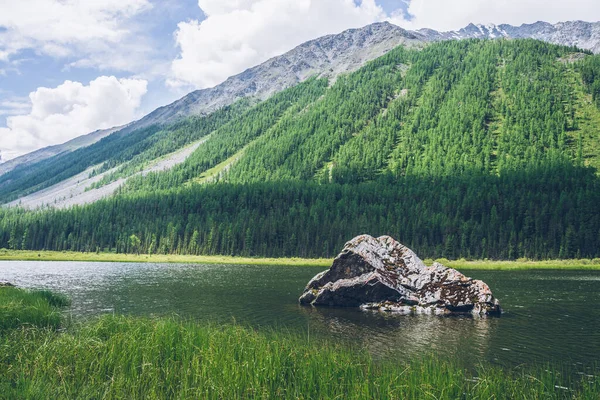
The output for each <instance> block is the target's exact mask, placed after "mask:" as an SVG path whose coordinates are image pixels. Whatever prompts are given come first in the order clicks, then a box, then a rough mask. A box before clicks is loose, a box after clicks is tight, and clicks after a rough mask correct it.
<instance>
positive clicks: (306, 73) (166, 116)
mask: <svg viewBox="0 0 600 400" xmlns="http://www.w3.org/2000/svg"><path fill="white" fill-rule="evenodd" d="M473 38H475V39H498V38H506V39H519V38H521V39H522V38H532V39H537V40H542V41H545V42H548V43H553V44H559V45H565V46H577V47H579V48H581V49H585V50H590V51H592V52H594V53H599V52H600V23H599V22H595V23H590V22H583V21H570V22H561V23H557V24H550V23H547V22H536V23H534V24H523V25H521V26H512V25H507V24H503V25H480V24H479V25H475V24H470V25H469V26H467V27H465V28H463V29H460V30H458V31H451V32H438V31H435V30H432V29H420V30H418V31H408V30H405V29H402V28H400V27H398V26H396V25H393V24H390V23H387V22H383V23H375V24H372V25H369V26H366V27H364V28H360V29H351V30H347V31H345V32H342V33H340V34H335V35H328V36H324V37H321V38H318V39H315V40H311V41H309V42H306V43H304V44H302V45H300V46H298V47H296V48H295V49H293V50H291V51H289V52H287V53H285V54H283V55H281V56H277V57H274V58H272V59H270V60H268V61H266V62H265V63H263V64H260V65H258V66H256V67H253V68H250V69H248V70H246V71H244V72H242V73H241V74H239V75H236V76H233V77H231V78H229V79H227V80H226V81H225V82H223V83H221V84H220V85H217V86H215V87H213V88H209V89H202V90H196V91H193V92H191V93H189V94H188V95H186V96H184V97H183V98H181V99H179V100H177V101H175V102H173V103H172V104H169V105H167V106H164V107H160V108H158V109H157V110H155V111H153V112H151V113H150V114H148V115H146V116H145V117H143V118H142V119H140V120H138V121H135V122H132V123H131V124H128V125H127V126H126V127H118V128H113V129H109V130H103V131H98V132H94V133H91V134H89V135H85V136H82V137H80V138H76V139H75V140H72V141H69V142H68V143H65V144H64V145H57V146H52V147H49V148H44V149H41V150H38V151H36V152H33V153H30V154H26V155H24V156H21V157H18V158H16V159H13V160H10V161H8V162H5V163H2V164H0V175H2V174H5V173H7V172H9V171H11V170H13V169H15V168H17V167H18V166H21V165H23V166H26V165H31V164H34V163H36V162H39V161H41V160H44V159H46V158H49V157H52V156H55V155H57V154H61V153H64V152H71V151H73V150H75V149H77V148H80V147H85V146H89V145H90V144H93V143H95V142H96V141H98V140H100V139H102V138H104V137H105V136H107V135H108V134H110V133H113V132H116V131H120V132H119V133H120V134H126V133H128V132H132V131H134V130H136V129H142V128H145V127H148V126H152V125H155V124H161V125H164V124H169V123H172V122H174V121H176V120H178V119H180V118H185V117H187V116H190V115H206V114H209V113H211V112H213V111H215V110H217V109H219V108H221V107H223V106H226V105H230V104H232V103H233V102H235V101H236V100H238V99H240V98H244V97H251V98H256V99H259V100H264V99H266V98H268V97H270V96H272V95H273V94H274V93H277V92H279V91H281V90H283V89H286V88H288V87H291V86H293V85H296V84H298V83H300V82H303V81H305V80H306V79H307V78H308V77H311V76H315V75H316V76H325V77H328V78H331V79H335V77H337V76H338V75H339V74H342V73H348V72H351V71H355V70H356V69H358V68H360V67H361V66H362V65H364V64H365V63H366V62H368V61H371V60H373V59H375V58H377V57H380V56H382V55H383V54H385V53H387V52H388V51H390V50H392V49H393V48H395V47H396V46H399V45H405V46H410V47H422V46H424V45H426V44H427V43H430V42H434V41H441V40H462V39H473ZM120 128H122V129H120Z"/></svg>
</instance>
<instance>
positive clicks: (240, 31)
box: [169, 0, 386, 88]
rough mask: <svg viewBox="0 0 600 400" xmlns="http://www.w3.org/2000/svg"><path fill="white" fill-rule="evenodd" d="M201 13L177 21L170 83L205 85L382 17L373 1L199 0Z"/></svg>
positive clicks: (201, 86)
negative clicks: (201, 15)
mask: <svg viewBox="0 0 600 400" xmlns="http://www.w3.org/2000/svg"><path fill="white" fill-rule="evenodd" d="M198 5H199V6H200V8H201V9H202V10H203V12H204V14H205V15H206V16H207V18H206V19H205V20H203V21H201V22H200V21H188V22H181V23H179V25H178V29H177V31H176V33H175V38H176V41H177V45H178V46H179V48H180V55H179V57H178V58H177V59H176V60H174V61H173V63H172V66H171V79H170V81H169V83H170V84H171V85H172V86H182V85H183V86H186V85H190V86H193V87H196V88H205V87H209V86H213V85H216V84H218V83H220V82H222V81H223V80H225V79H226V78H228V77H229V76H231V75H235V74H237V73H240V72H242V71H243V70H244V69H246V68H249V67H252V66H254V65H256V64H259V63H261V62H263V61H266V60H267V59H268V58H270V57H273V56H276V55H279V54H281V53H284V52H286V51H288V50H290V49H292V48H293V47H295V46H297V45H299V44H301V43H303V42H305V41H307V40H310V39H314V38H316V37H319V36H322V35H326V34H330V33H338V32H341V31H343V30H345V29H349V28H357V27H361V26H364V25H368V24H370V23H372V22H376V21H381V20H383V19H385V18H386V14H385V13H384V11H383V9H382V8H381V7H379V6H377V5H376V3H375V0H362V1H361V2H360V4H356V3H355V2H354V0H326V1H325V0H199V1H198Z"/></svg>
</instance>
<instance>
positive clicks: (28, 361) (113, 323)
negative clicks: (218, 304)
mask: <svg viewBox="0 0 600 400" xmlns="http://www.w3.org/2000/svg"><path fill="white" fill-rule="evenodd" d="M3 290H5V289H4V288H2V289H0V292H1V291H3ZM7 293H8V294H7ZM5 296H6V297H5V298H8V297H14V298H15V299H19V298H21V297H28V296H29V297H32V298H33V297H35V296H36V295H35V294H33V293H28V292H21V293H20V294H19V293H18V291H15V290H13V289H11V290H10V291H6V292H5ZM46 301H47V303H48V305H49V306H51V303H52V298H51V297H48V298H47V300H46ZM29 326H30V325H29ZM598 396H600V379H598V378H590V377H587V378H584V380H583V381H576V382H574V381H571V380H570V379H569V378H568V377H566V376H561V374H560V373H559V372H558V371H556V370H550V369H548V368H541V369H537V370H522V369H519V368H516V369H513V370H502V369H499V368H496V367H490V366H484V365H481V366H480V367H479V368H477V370H476V371H466V370H464V369H463V368H461V367H459V366H458V365H457V364H456V363H453V362H452V361H447V360H440V359H433V358H426V359H423V360H410V361H409V360H398V361H374V360H373V359H372V358H371V357H370V356H369V355H368V354H367V353H366V352H364V351H362V350H359V349H353V348H348V347H344V346H343V345H342V344H340V343H328V342H324V341H317V342H315V341H314V340H311V338H310V337H309V336H308V335H306V334H298V333H296V334H295V333H289V332H288V333H281V332H274V331H271V332H266V333H265V332H257V331H255V330H253V329H249V328H245V327H240V326H233V325H228V326H215V325H198V324H196V323H193V322H185V321H181V320H178V319H140V318H131V317H123V316H107V317H103V318H100V319H98V320H96V321H93V322H88V323H85V324H83V325H72V326H70V327H69V328H68V329H67V330H66V331H64V332H57V331H56V330H53V329H42V328H38V327H26V328H22V327H19V328H18V329H12V330H9V331H7V332H4V333H3V334H0V398H6V399H12V398H19V399H42V398H44V399H45V398H54V399H72V398H104V399H123V398H127V399H167V398H177V399H198V398H202V399H241V398H261V399H282V398H289V399H334V398H338V399H374V398H377V399H428V398H431V399H562V398H569V399H597V398H598Z"/></svg>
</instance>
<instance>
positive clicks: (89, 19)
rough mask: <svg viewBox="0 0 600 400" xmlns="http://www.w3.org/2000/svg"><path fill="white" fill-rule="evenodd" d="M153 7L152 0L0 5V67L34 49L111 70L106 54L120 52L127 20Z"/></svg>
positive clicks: (40, 0)
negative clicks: (70, 57)
mask: <svg viewBox="0 0 600 400" xmlns="http://www.w3.org/2000/svg"><path fill="white" fill-rule="evenodd" d="M149 7H150V3H149V2H148V0H85V1H81V0H16V1H15V0H0V9H1V10H2V12H0V27H1V28H2V29H1V30H0V61H7V60H9V59H10V57H11V56H13V55H15V54H17V53H19V52H20V51H22V50H24V49H32V50H34V51H35V52H37V53H38V54H43V55H49V56H52V57H56V58H63V57H69V56H73V57H78V58H79V57H81V58H84V59H89V60H92V61H96V62H98V63H99V64H100V65H98V66H99V67H102V66H104V67H113V65H112V63H111V59H112V57H110V56H109V54H110V51H108V50H112V52H113V53H116V52H117V50H118V49H119V48H121V47H122V45H123V43H124V42H126V41H125V39H126V38H129V36H130V35H131V29H130V26H131V24H130V23H129V20H130V19H131V18H132V17H133V16H135V15H137V14H139V13H140V12H142V11H144V10H147V9H148V8H149Z"/></svg>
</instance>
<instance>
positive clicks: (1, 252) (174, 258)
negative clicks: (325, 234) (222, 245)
mask: <svg viewBox="0 0 600 400" xmlns="http://www.w3.org/2000/svg"><path fill="white" fill-rule="evenodd" d="M0 260H5V261H98V262H139V263H146V262H148V263H186V264H233V265H291V266H308V267H330V266H331V263H332V262H333V260H332V259H323V258H320V259H319V258H316V259H312V258H311V259H308V258H260V257H231V256H190V255H174V254H169V255H163V254H151V255H148V254H140V255H136V254H115V253H78V252H66V251H65V252H61V251H28V250H6V249H0Z"/></svg>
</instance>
